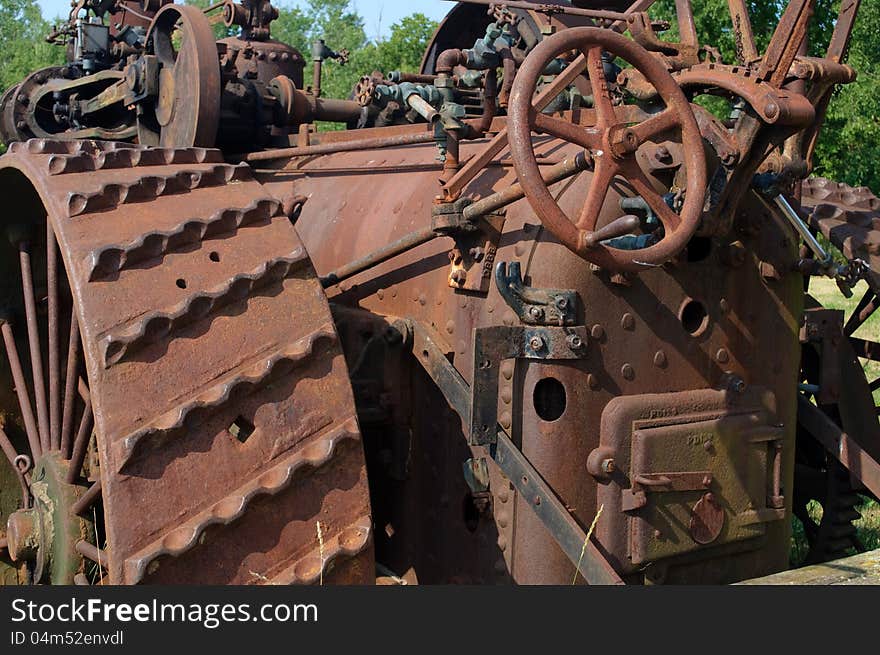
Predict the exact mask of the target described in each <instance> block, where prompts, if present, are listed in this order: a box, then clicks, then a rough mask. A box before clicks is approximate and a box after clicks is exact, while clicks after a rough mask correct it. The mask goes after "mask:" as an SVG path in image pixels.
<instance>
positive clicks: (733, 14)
mask: <svg viewBox="0 0 880 655" xmlns="http://www.w3.org/2000/svg"><path fill="white" fill-rule="evenodd" d="M727 4H728V7H729V8H730V19H731V21H732V22H733V39H734V44H735V47H736V56H737V59H739V61H740V63H741V64H743V65H745V64H750V63H752V62H753V61H758V59H760V58H761V55H759V54H758V48H757V46H755V35H754V33H753V32H752V21H751V19H750V18H749V9H748V7H747V6H746V0H727Z"/></svg>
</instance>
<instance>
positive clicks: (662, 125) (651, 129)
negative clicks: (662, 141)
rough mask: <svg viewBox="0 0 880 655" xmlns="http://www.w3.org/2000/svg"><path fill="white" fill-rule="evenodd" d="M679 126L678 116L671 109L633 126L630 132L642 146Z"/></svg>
mask: <svg viewBox="0 0 880 655" xmlns="http://www.w3.org/2000/svg"><path fill="white" fill-rule="evenodd" d="M679 125H680V123H679V118H678V115H677V114H676V113H675V112H674V111H673V110H671V109H665V110H663V111H661V112H660V113H658V114H654V115H653V116H651V118H649V119H647V120H645V121H642V122H641V123H639V124H638V125H633V126H632V127H631V128H630V130H631V131H632V132H633V133H634V134H635V135H636V136H637V137H638V139H639V144H642V143H644V142H645V141H650V140H651V139H652V138H654V137H655V136H657V135H658V134H663V133H664V132H668V131H669V130H671V129H673V128H675V127H678V126H679Z"/></svg>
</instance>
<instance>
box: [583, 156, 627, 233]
mask: <svg viewBox="0 0 880 655" xmlns="http://www.w3.org/2000/svg"><path fill="white" fill-rule="evenodd" d="M595 162H596V164H595V170H594V172H593V179H592V180H590V190H589V191H588V192H587V198H586V201H585V202H584V206H583V209H581V215H580V216H579V217H578V220H577V223H576V225H577V227H578V228H579V229H581V230H587V231H589V232H592V231H593V230H595V229H596V222H597V221H598V220H599V214H600V213H601V211H602V205H603V204H604V203H605V196H607V195H608V188H609V187H610V186H611V182H612V180H614V176H615V175H617V172H618V168H617V165H616V164H614V162H613V161H612V159H611V156H610V155H603V156H600V157H596V159H595Z"/></svg>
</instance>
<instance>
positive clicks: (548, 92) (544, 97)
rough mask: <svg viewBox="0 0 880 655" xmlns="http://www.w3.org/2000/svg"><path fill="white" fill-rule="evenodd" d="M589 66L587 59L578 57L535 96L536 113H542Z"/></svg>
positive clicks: (533, 105) (534, 106) (582, 56)
mask: <svg viewBox="0 0 880 655" xmlns="http://www.w3.org/2000/svg"><path fill="white" fill-rule="evenodd" d="M586 65H587V58H586V57H584V55H578V56H577V58H575V59H574V60H573V61H572V62H571V63H570V64H569V65H568V66H566V67H565V69H564V70H563V71H562V72H561V73H560V74H559V75H557V76H556V77H555V78H553V81H552V82H550V84H548V85H547V86H546V87H544V88H543V89H541V92H540V93H538V95H536V96H535V99H534V100H533V101H532V107H533V108H534V109H535V111H538V112H540V111H542V110H543V109H544V108H545V107H546V106H547V105H549V104H550V102H551V101H553V100H554V99H555V98H556V96H558V95H559V94H560V93H562V91H563V90H564V89H565V87H567V86H568V85H569V84H571V83H572V82H574V81H575V80H576V79H577V78H578V76H579V75H580V74H581V73H582V72H583V71H584V68H585V67H586Z"/></svg>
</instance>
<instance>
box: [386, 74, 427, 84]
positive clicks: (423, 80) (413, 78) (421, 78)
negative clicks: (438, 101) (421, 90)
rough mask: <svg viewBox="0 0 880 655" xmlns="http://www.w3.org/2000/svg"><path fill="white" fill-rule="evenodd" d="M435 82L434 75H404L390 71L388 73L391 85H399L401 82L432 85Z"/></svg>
mask: <svg viewBox="0 0 880 655" xmlns="http://www.w3.org/2000/svg"><path fill="white" fill-rule="evenodd" d="M436 80H437V76H436V75H422V74H419V73H404V72H402V71H391V72H390V73H388V81H389V82H391V83H392V84H400V83H401V82H411V83H413V84H433V83H434V82H435V81H436Z"/></svg>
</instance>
